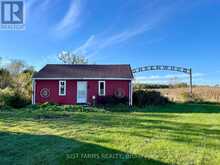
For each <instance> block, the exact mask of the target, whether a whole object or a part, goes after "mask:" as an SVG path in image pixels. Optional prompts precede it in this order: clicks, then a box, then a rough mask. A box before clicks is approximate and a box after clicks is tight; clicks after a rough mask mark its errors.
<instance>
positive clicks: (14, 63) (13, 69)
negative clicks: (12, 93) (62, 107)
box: [6, 59, 26, 75]
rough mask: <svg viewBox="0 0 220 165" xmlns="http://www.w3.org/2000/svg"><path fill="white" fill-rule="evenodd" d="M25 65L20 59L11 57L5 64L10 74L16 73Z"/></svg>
mask: <svg viewBox="0 0 220 165" xmlns="http://www.w3.org/2000/svg"><path fill="white" fill-rule="evenodd" d="M25 67H26V64H25V62H24V61H22V60H16V59H13V60H11V61H10V63H9V64H8V65H7V66H6V68H7V70H8V71H9V72H10V73H11V74H12V75H18V74H19V73H21V72H22V71H23V70H24V69H25Z"/></svg>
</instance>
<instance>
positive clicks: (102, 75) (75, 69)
mask: <svg viewBox="0 0 220 165" xmlns="http://www.w3.org/2000/svg"><path fill="white" fill-rule="evenodd" d="M132 79H133V74H132V71H131V67H130V65H87V64H79V65H66V64H61V65H60V64H48V65H46V66H45V67H44V68H42V69H41V70H40V71H39V72H38V73H36V74H35V75H34V76H33V96H32V103H33V104H35V103H37V104H40V103H44V102H53V103H57V104H92V103H93V102H94V101H96V102H97V101H98V100H99V99H100V98H103V97H105V96H116V97H120V98H123V97H126V98H128V100H129V105H132Z"/></svg>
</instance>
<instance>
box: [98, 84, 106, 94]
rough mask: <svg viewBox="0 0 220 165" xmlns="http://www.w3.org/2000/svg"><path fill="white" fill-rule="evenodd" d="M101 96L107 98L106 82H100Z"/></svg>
mask: <svg viewBox="0 0 220 165" xmlns="http://www.w3.org/2000/svg"><path fill="white" fill-rule="evenodd" d="M99 96H105V81H99Z"/></svg>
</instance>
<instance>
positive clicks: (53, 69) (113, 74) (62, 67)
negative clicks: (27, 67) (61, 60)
mask: <svg viewBox="0 0 220 165" xmlns="http://www.w3.org/2000/svg"><path fill="white" fill-rule="evenodd" d="M33 78H35V79H60V78H63V79H132V78H133V74H132V71H131V67H130V65H127V64H122V65H121V64H120V65H96V64H93V65H90V64H74V65H69V64H48V65H46V66H45V67H43V68H42V69H41V70H40V71H39V72H37V73H36V74H35V75H34V76H33Z"/></svg>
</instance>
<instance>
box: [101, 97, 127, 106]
mask: <svg viewBox="0 0 220 165" xmlns="http://www.w3.org/2000/svg"><path fill="white" fill-rule="evenodd" d="M98 104H99V105H118V104H125V105H127V104H128V97H123V98H117V97H115V96H101V97H98Z"/></svg>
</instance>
